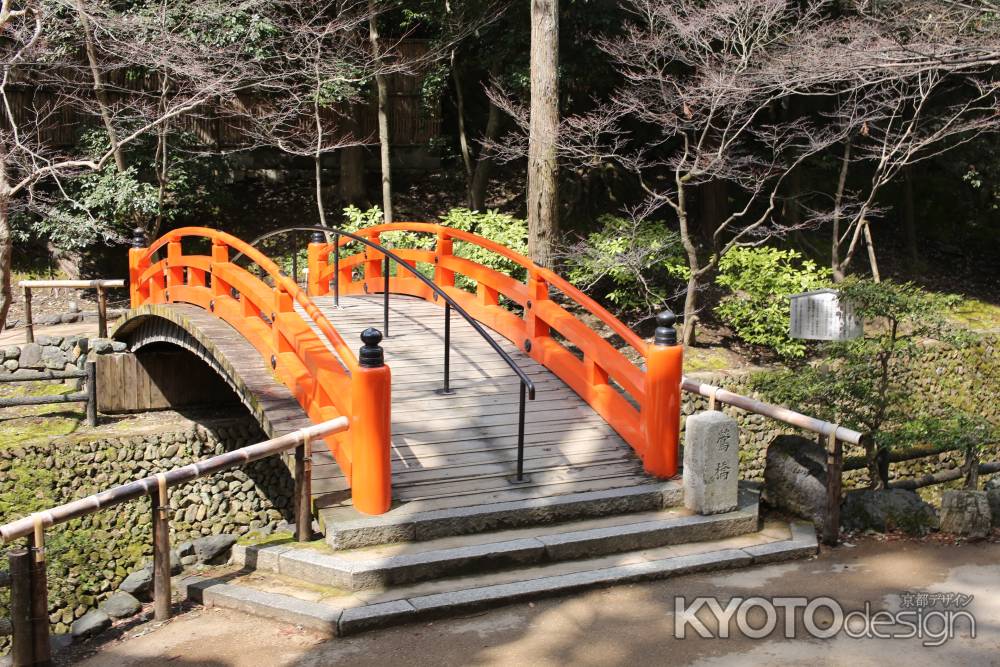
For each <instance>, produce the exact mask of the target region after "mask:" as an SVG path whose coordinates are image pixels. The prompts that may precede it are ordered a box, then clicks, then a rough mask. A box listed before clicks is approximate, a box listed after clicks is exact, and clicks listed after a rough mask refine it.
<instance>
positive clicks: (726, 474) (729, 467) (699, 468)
mask: <svg viewBox="0 0 1000 667" xmlns="http://www.w3.org/2000/svg"><path fill="white" fill-rule="evenodd" d="M739 450H740V430H739V426H738V425H737V423H736V420H735V419H733V418H732V417H729V416H727V415H725V414H723V413H721V412H719V411H717V410H707V411H705V412H700V413H698V414H694V415H691V416H690V417H688V418H687V421H686V422H685V425H684V505H685V507H687V508H688V509H690V510H693V511H695V512H698V513H699V514H719V513H722V512H729V511H731V510H733V509H734V508H735V507H736V505H737V495H738V488H739V471H740V469H739V464H740V462H739Z"/></svg>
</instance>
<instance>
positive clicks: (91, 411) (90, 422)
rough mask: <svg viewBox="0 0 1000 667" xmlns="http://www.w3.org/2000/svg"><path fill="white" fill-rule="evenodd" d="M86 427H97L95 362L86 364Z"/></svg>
mask: <svg viewBox="0 0 1000 667" xmlns="http://www.w3.org/2000/svg"><path fill="white" fill-rule="evenodd" d="M87 426H90V427H91V428H93V427H94V426H97V362H96V361H88V362H87Z"/></svg>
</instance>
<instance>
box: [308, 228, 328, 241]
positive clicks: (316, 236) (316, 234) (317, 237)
mask: <svg viewBox="0 0 1000 667" xmlns="http://www.w3.org/2000/svg"><path fill="white" fill-rule="evenodd" d="M309 241H310V242H311V243H325V242H326V236H325V235H324V234H323V232H321V231H319V230H316V231H315V232H313V233H312V236H310V237H309Z"/></svg>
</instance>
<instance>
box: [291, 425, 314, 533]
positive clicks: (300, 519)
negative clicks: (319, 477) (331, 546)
mask: <svg viewBox="0 0 1000 667" xmlns="http://www.w3.org/2000/svg"><path fill="white" fill-rule="evenodd" d="M312 536H313V532H312V443H311V442H309V438H308V437H306V438H305V439H304V440H303V441H302V444H301V445H299V446H298V447H296V448H295V539H296V541H298V542H309V541H310V540H312Z"/></svg>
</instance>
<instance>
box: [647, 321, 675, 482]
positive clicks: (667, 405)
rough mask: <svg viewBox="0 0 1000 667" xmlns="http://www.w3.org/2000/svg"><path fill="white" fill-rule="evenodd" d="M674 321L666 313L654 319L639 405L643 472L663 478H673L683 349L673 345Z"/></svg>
mask: <svg viewBox="0 0 1000 667" xmlns="http://www.w3.org/2000/svg"><path fill="white" fill-rule="evenodd" d="M676 321H677V318H676V316H675V315H674V314H673V313H672V312H670V311H669V310H667V311H664V312H662V313H660V314H659V315H657V317H656V324H657V327H656V332H655V337H654V339H653V344H652V345H650V346H649V349H648V351H647V354H646V396H645V402H644V403H643V405H642V426H643V431H644V432H645V436H646V438H645V440H646V450H645V451H644V452H643V457H642V463H643V468H645V470H646V472H648V473H649V474H651V475H656V476H657V477H663V478H668V477H673V476H675V475H676V474H677V452H678V436H679V433H680V420H681V372H682V366H683V359H684V348H683V347H682V346H680V345H678V344H677V331H676V330H675V329H674V327H673V325H674V322H676Z"/></svg>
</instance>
